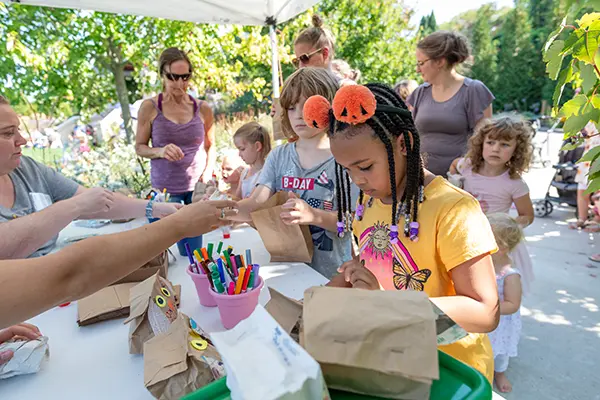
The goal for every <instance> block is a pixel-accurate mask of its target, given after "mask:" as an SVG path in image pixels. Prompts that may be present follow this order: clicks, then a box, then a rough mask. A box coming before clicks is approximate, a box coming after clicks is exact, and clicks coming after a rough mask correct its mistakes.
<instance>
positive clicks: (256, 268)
mask: <svg viewBox="0 0 600 400" xmlns="http://www.w3.org/2000/svg"><path fill="white" fill-rule="evenodd" d="M259 269H260V265H258V264H252V272H253V273H254V282H252V287H256V286H258V270H259Z"/></svg>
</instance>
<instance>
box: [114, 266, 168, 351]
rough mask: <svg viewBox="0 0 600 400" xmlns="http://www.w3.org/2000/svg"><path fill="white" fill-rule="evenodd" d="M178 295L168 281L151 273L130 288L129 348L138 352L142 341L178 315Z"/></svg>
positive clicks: (126, 321) (142, 343) (140, 349)
mask: <svg viewBox="0 0 600 400" xmlns="http://www.w3.org/2000/svg"><path fill="white" fill-rule="evenodd" d="M177 302H178V299H177V296H176V294H175V290H174V288H173V285H172V284H171V282H169V281H168V280H167V279H165V278H163V277H161V276H159V275H158V274H157V275H154V276H152V277H150V278H148V279H146V280H145V281H144V282H142V283H140V284H139V285H136V286H134V287H133V288H131V292H130V294H129V303H130V313H129V318H127V319H126V320H125V323H126V324H127V323H130V325H129V352H130V353H131V354H141V353H142V350H143V348H144V342H146V341H147V340H149V339H151V338H153V337H154V336H155V335H159V334H161V333H165V332H166V331H167V330H168V329H169V326H170V325H171V323H172V322H173V321H175V319H177V313H178V311H177Z"/></svg>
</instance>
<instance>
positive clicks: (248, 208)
mask: <svg viewBox="0 0 600 400" xmlns="http://www.w3.org/2000/svg"><path fill="white" fill-rule="evenodd" d="M271 196H273V191H272V190H271V189H269V188H268V187H267V186H265V185H259V186H257V187H256V188H255V189H254V191H253V192H252V196H250V197H248V198H247V199H243V200H240V201H239V202H238V203H237V204H238V209H239V212H238V215H236V216H235V217H234V218H232V220H234V221H240V222H251V221H252V217H251V216H250V214H251V213H253V212H254V211H256V210H257V209H258V208H260V206H261V205H262V204H263V203H264V202H265V201H267V200H269V198H270V197H271Z"/></svg>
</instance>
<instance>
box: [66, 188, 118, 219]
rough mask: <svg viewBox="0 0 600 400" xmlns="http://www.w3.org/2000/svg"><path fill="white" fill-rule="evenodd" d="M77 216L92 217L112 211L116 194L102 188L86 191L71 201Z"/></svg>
mask: <svg viewBox="0 0 600 400" xmlns="http://www.w3.org/2000/svg"><path fill="white" fill-rule="evenodd" d="M70 200H71V201H73V203H74V205H75V209H76V210H77V215H79V216H81V215H90V214H96V213H102V212H107V211H110V209H111V208H112V207H113V205H114V202H115V194H114V193H113V192H111V191H109V190H106V189H104V188H101V187H96V188H90V189H85V190H84V191H83V192H82V193H80V194H78V195H77V196H74V197H72V198H71V199H70Z"/></svg>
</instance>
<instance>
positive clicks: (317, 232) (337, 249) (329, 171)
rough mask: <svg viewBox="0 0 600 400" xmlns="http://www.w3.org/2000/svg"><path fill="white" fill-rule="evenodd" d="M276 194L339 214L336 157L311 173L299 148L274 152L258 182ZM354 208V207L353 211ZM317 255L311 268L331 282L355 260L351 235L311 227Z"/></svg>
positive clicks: (289, 146)
mask: <svg viewBox="0 0 600 400" xmlns="http://www.w3.org/2000/svg"><path fill="white" fill-rule="evenodd" d="M258 184H259V185H264V186H266V187H268V188H269V189H271V190H272V191H273V192H279V191H293V192H294V193H296V194H297V195H298V197H300V198H301V199H302V200H304V201H306V202H307V203H308V204H309V205H310V206H311V207H313V208H319V209H322V210H327V211H336V210H337V208H338V205H337V200H336V184H335V160H334V158H333V157H331V158H329V159H328V160H326V161H325V162H323V163H321V164H319V165H316V166H314V167H313V168H310V169H304V168H302V166H301V165H300V160H299V159H298V153H297V152H296V145H295V144H293V143H290V144H284V145H281V146H279V147H277V148H275V149H274V150H273V151H272V152H271V154H269V156H268V157H267V160H266V162H265V165H264V167H263V169H262V171H261V173H260V178H259V179H258ZM352 186H353V190H352V204H353V205H354V204H356V199H357V198H358V189H357V188H356V187H355V186H354V185H352ZM353 208H354V207H353ZM309 227H310V233H311V234H312V239H313V248H314V254H313V259H312V262H311V263H310V264H309V265H310V266H311V267H312V268H314V269H315V270H316V271H317V272H319V273H320V274H322V275H323V276H325V277H326V278H331V277H332V276H333V275H335V273H336V271H337V269H338V268H339V267H340V266H341V265H342V264H343V263H345V262H346V261H350V260H351V259H352V253H351V249H352V242H351V240H352V239H351V237H352V232H347V233H346V234H345V235H344V237H343V238H341V239H340V238H339V237H338V236H337V232H329V231H326V230H325V229H323V228H320V227H318V226H313V225H310V226H309Z"/></svg>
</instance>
